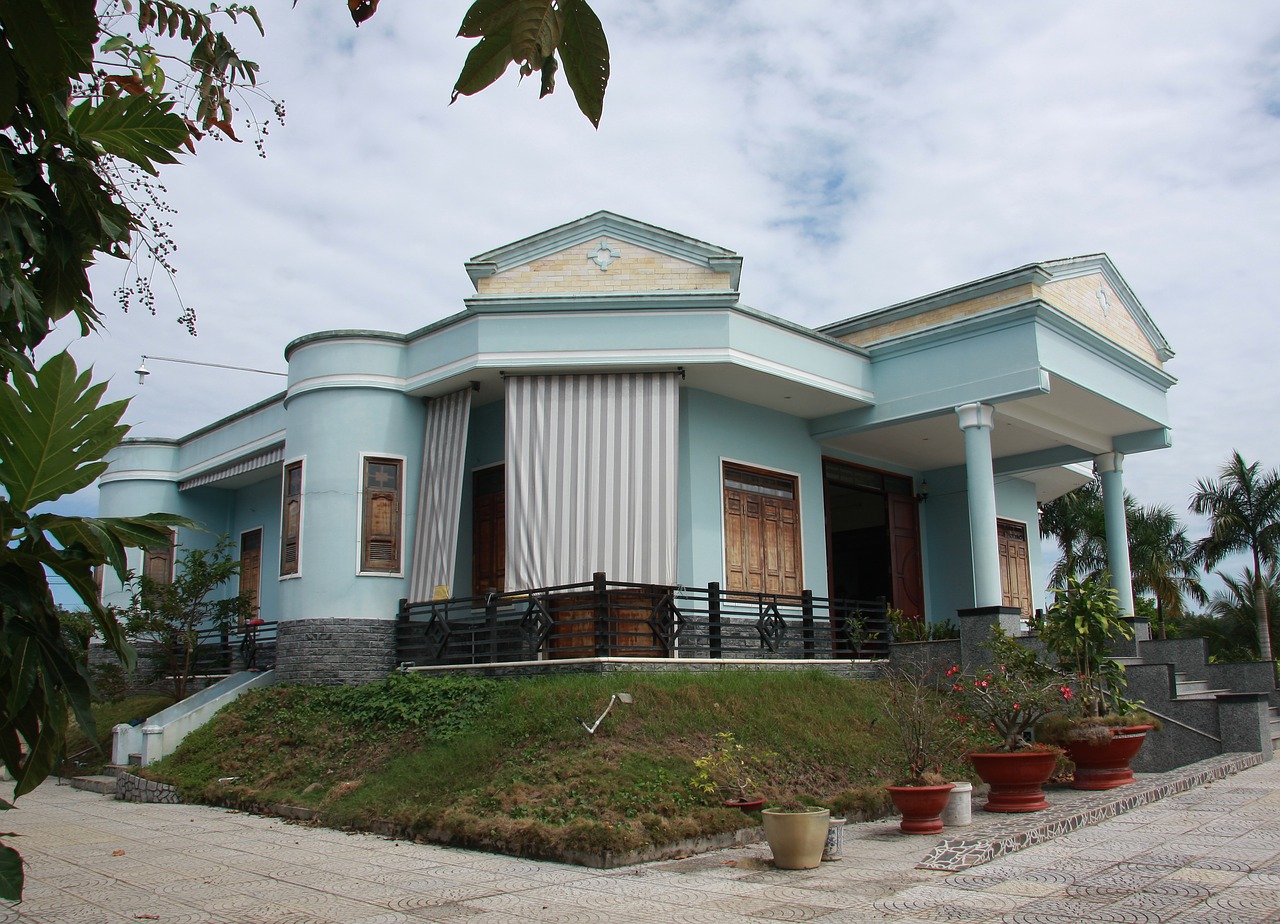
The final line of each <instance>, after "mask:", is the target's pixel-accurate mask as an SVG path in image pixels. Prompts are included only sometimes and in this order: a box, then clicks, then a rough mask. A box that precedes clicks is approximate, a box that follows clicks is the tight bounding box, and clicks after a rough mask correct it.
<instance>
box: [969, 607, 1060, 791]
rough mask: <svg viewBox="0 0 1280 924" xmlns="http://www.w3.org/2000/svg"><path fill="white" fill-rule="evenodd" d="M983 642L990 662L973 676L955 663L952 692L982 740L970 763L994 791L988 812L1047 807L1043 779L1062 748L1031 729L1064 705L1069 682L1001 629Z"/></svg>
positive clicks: (976, 737)
mask: <svg viewBox="0 0 1280 924" xmlns="http://www.w3.org/2000/svg"><path fill="white" fill-rule="evenodd" d="M984 647H985V648H986V649H987V650H988V652H989V653H990V655H991V658H992V666H991V667H990V668H988V669H983V670H979V671H977V672H976V673H974V674H971V675H967V676H966V675H962V674H961V673H960V668H958V667H953V668H951V669H950V670H949V671H948V672H947V674H948V676H950V677H951V678H952V688H951V689H952V692H953V693H954V694H955V695H956V697H957V698H958V699H959V700H960V703H961V710H962V713H963V714H964V716H965V719H966V721H967V722H968V723H969V724H970V727H971V729H972V737H973V740H974V742H975V743H976V744H977V745H978V747H977V749H976V750H974V751H972V752H970V753H969V755H968V758H969V762H970V763H972V764H973V768H974V770H975V771H976V772H977V774H978V775H979V776H980V777H982V779H983V781H984V782H986V783H988V784H990V786H991V792H990V794H989V795H988V797H987V804H986V806H985V808H986V810H987V811H988V812H1035V811H1038V810H1040V809H1043V808H1048V807H1049V802H1048V800H1047V799H1045V796H1044V784H1045V782H1046V781H1048V779H1049V777H1051V776H1052V775H1053V771H1054V769H1055V767H1056V766H1057V763H1058V758H1059V757H1060V756H1061V755H1062V749H1061V748H1059V747H1056V746H1054V745H1047V744H1034V743H1031V742H1030V741H1028V734H1029V733H1030V732H1031V731H1032V729H1034V728H1035V725H1036V723H1037V722H1039V721H1040V720H1041V719H1043V718H1044V717H1045V716H1047V715H1049V714H1050V713H1052V712H1055V711H1057V710H1058V709H1060V708H1061V706H1062V703H1063V702H1064V701H1065V698H1066V697H1067V696H1068V695H1069V694H1070V692H1071V688H1070V686H1069V685H1067V684H1065V683H1063V682H1062V678H1061V677H1060V676H1059V675H1058V674H1057V672H1055V671H1054V670H1053V669H1052V668H1050V667H1048V665H1045V664H1043V663H1041V662H1040V660H1039V659H1038V658H1037V657H1036V655H1035V652H1033V651H1031V650H1030V649H1028V648H1024V647H1023V646H1022V645H1019V644H1018V643H1017V642H1016V641H1014V640H1013V639H1012V638H1010V637H1009V636H1008V635H1006V634H1005V633H1004V632H1003V631H1001V630H1000V629H998V628H997V629H995V630H993V632H992V636H991V638H990V640H988V641H987V642H986V643H985V645H984Z"/></svg>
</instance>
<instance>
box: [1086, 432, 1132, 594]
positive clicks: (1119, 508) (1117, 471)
mask: <svg viewBox="0 0 1280 924" xmlns="http://www.w3.org/2000/svg"><path fill="white" fill-rule="evenodd" d="M1093 467H1094V470H1095V471H1096V472H1097V473H1098V475H1099V478H1100V480H1101V481H1102V514H1103V518H1104V523H1105V525H1106V530H1107V568H1108V570H1110V572H1111V586H1112V588H1113V589H1114V590H1115V592H1116V602H1117V603H1118V604H1119V605H1120V615H1121V616H1132V615H1133V572H1132V571H1131V570H1130V567H1129V521H1128V517H1127V516H1126V513H1125V509H1124V455H1123V454H1122V453H1119V452H1104V453H1103V454H1102V455H1100V456H1098V457H1097V458H1095V459H1094V460H1093Z"/></svg>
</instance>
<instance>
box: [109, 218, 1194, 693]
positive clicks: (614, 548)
mask: <svg viewBox="0 0 1280 924" xmlns="http://www.w3.org/2000/svg"><path fill="white" fill-rule="evenodd" d="M466 269H467V272H468V274H469V275H470V277H471V279H472V281H473V283H474V285H475V290H476V293H475V295H474V296H472V297H470V298H468V299H466V300H465V303H464V305H463V306H462V310H461V311H460V312H459V313H457V314H455V315H453V316H452V317H448V318H445V319H444V320H442V321H439V322H437V323H434V324H432V325H430V326H428V327H425V328H423V329H421V330H417V331H413V332H411V333H408V334H400V333H388V332H382V331H370V330H338V331H325V332H321V333H316V334H312V335H309V336H306V337H303V338H301V339H298V340H295V341H294V342H293V343H291V344H289V345H288V346H287V348H286V349H285V357H286V359H287V361H288V366H289V379H288V383H289V384H288V388H287V390H286V391H285V392H284V393H282V394H279V395H276V396H274V397H272V398H270V399H268V400H266V401H263V402H261V403H259V404H257V405H254V406H252V407H248V408H245V409H244V410H243V411H240V412H239V413H237V414H235V415H233V416H231V417H228V418H226V419H224V420H220V421H216V422H214V423H211V424H209V425H208V426H206V427H203V428H201V429H199V430H196V431H195V432H193V433H190V434H188V435H186V436H183V437H180V438H177V439H159V438H131V439H129V440H127V441H126V442H125V443H124V444H123V445H122V446H121V447H120V448H119V449H118V450H116V451H115V453H113V455H112V456H111V465H110V469H109V470H108V472H107V474H105V475H104V476H103V478H102V480H101V512H102V513H103V514H104V515H127V514H139V513H146V512H150V511H155V510H164V511H169V512H174V513H180V514H184V515H186V516H188V517H190V518H192V519H193V520H196V521H197V522H199V523H201V524H202V525H203V526H204V527H205V528H206V529H208V530H210V531H211V533H199V532H191V533H187V532H183V533H182V534H181V535H178V536H177V537H176V541H177V544H178V545H179V546H182V545H186V544H205V545H207V544H210V543H211V542H212V541H213V539H212V534H218V533H227V534H230V535H231V536H233V537H234V538H235V540H236V541H237V542H238V543H239V545H240V549H241V554H242V557H243V561H244V569H243V574H242V576H241V578H240V590H241V591H243V592H245V593H248V594H250V595H252V596H254V597H255V598H256V599H257V601H258V603H259V606H260V609H261V614H262V616H263V617H264V618H265V619H268V620H271V621H277V620H278V621H279V650H278V658H279V661H278V665H279V673H280V674H281V675H282V676H283V677H285V678H294V679H316V680H330V679H348V680H350V679H365V678H372V677H375V676H379V675H380V674H381V673H382V672H384V671H385V670H386V669H387V668H389V667H391V666H392V665H393V664H394V662H395V658H396V643H395V628H396V624H397V614H398V613H401V612H404V613H408V612H410V611H411V610H413V609H414V608H413V607H411V606H410V607H402V602H403V601H408V602H409V603H410V604H414V603H426V602H430V601H433V600H436V601H443V600H446V599H450V600H453V601H454V602H453V603H450V604H447V605H446V604H444V603H439V604H437V606H436V607H435V608H432V607H425V608H422V607H420V608H418V612H419V614H421V613H424V612H427V613H437V614H443V613H446V612H447V613H450V614H452V622H450V621H449V620H447V619H445V620H443V621H442V620H441V619H436V622H435V624H434V626H433V627H431V628H429V629H428V630H427V631H428V632H429V633H430V632H434V633H435V634H436V637H437V641H439V642H440V645H441V647H440V650H444V648H443V646H444V637H445V636H449V637H450V638H452V640H453V642H457V640H458V638H460V637H461V632H462V626H463V624H464V623H467V620H466V619H465V618H463V617H461V616H459V613H460V612H462V611H463V610H465V611H467V612H470V613H474V614H476V616H475V619H476V620H480V619H481V618H482V617H483V616H484V614H485V613H486V612H487V615H488V618H489V620H490V622H491V625H496V624H497V623H499V622H502V621H503V620H507V623H509V624H510V625H515V623H514V622H512V620H516V621H518V622H519V624H520V631H521V632H523V633H524V637H525V638H526V640H527V639H529V638H532V639H533V640H534V642H535V643H536V644H534V645H533V647H532V648H530V649H529V651H535V649H536V653H535V654H534V655H532V656H534V657H539V658H542V657H556V656H567V655H583V654H589V655H592V656H601V655H612V654H619V653H627V649H628V645H627V644H624V643H622V642H619V635H618V632H621V634H622V636H627V637H628V638H631V639H632V641H635V638H639V637H640V636H642V635H643V636H645V640H644V641H643V642H642V643H640V644H639V647H638V648H635V649H634V650H633V651H631V652H630V653H633V654H634V653H646V654H650V655H656V656H669V655H672V654H676V653H679V648H680V645H681V644H682V642H681V638H684V639H685V641H684V644H685V645H686V647H688V646H689V645H690V644H691V643H690V642H688V641H687V640H688V639H689V638H691V637H692V630H690V632H689V633H687V634H686V635H684V636H681V634H680V631H679V626H678V625H673V624H672V623H671V622H670V620H671V619H672V618H673V617H672V616H671V607H672V606H674V607H676V608H677V609H678V610H679V612H677V613H676V616H675V617H674V618H676V619H677V621H678V620H679V619H683V620H684V621H685V622H686V623H688V624H689V625H692V622H693V621H694V616H693V615H692V614H693V613H694V611H696V612H697V613H698V614H699V618H701V616H703V615H706V613H708V612H710V611H713V610H714V611H715V612H717V613H718V612H719V609H718V608H719V607H721V606H722V605H724V606H727V607H728V608H729V609H733V607H734V606H737V607H738V609H739V610H742V609H743V607H747V608H750V607H754V608H755V610H754V611H753V612H758V613H759V614H761V615H762V617H766V618H765V619H764V621H763V622H761V623H760V625H761V626H764V627H766V628H767V626H766V624H767V623H768V618H767V617H769V616H770V614H772V615H773V616H776V617H777V619H775V620H774V621H775V623H776V622H777V620H781V623H778V624H779V625H785V624H786V623H787V622H788V619H789V618H790V617H800V616H802V617H804V618H805V619H806V620H807V621H805V622H804V626H805V628H804V632H803V633H801V635H796V636H795V637H796V638H800V637H803V638H804V639H805V640H806V641H805V645H807V646H808V647H802V649H797V650H802V651H803V652H805V653H807V654H806V655H805V656H814V652H818V651H825V652H826V653H827V654H826V656H828V657H829V656H831V655H833V654H836V655H841V656H845V655H847V651H845V650H844V649H841V648H840V646H839V645H838V644H837V645H834V646H833V645H832V644H831V642H830V640H831V638H832V637H833V632H832V631H829V627H832V626H837V624H838V623H839V621H840V619H841V618H843V616H844V615H848V613H849V612H852V611H851V610H849V609H848V608H847V607H846V608H845V609H841V605H839V604H838V603H837V601H877V600H881V599H883V600H884V601H885V602H886V603H887V604H888V605H892V606H895V607H897V608H899V609H901V610H903V611H904V612H905V613H907V614H908V615H919V616H924V617H925V618H927V619H929V620H942V619H947V618H953V617H954V616H955V614H956V613H957V611H967V610H972V609H975V608H988V607H1016V608H1018V609H1020V610H1022V611H1024V612H1025V613H1027V614H1028V615H1029V614H1030V612H1031V610H1032V609H1034V608H1035V606H1037V605H1038V603H1039V601H1040V600H1042V599H1043V594H1044V584H1045V576H1046V575H1045V572H1046V568H1045V567H1044V565H1043V564H1042V562H1041V560H1040V555H1039V542H1038V521H1037V509H1038V506H1037V505H1038V504H1040V503H1042V502H1044V501H1047V500H1050V499H1052V498H1055V497H1058V496H1060V495H1061V494H1063V493H1065V492H1067V491H1069V490H1071V489H1072V488H1074V487H1077V486H1079V485H1081V484H1083V483H1084V482H1085V481H1087V480H1088V479H1089V478H1090V477H1091V476H1092V474H1093V471H1094V470H1095V469H1096V470H1097V471H1098V472H1100V473H1101V474H1102V482H1103V488H1104V493H1105V501H1106V510H1107V515H1108V521H1107V525H1108V530H1109V542H1110V553H1111V560H1110V566H1111V572H1112V573H1113V574H1114V575H1115V581H1116V584H1117V589H1118V590H1119V591H1120V597H1121V600H1122V605H1123V606H1125V607H1126V608H1127V609H1129V610H1130V611H1131V610H1132V591H1131V589H1130V582H1129V567H1128V559H1127V541H1126V537H1125V535H1124V531H1125V527H1124V516H1123V501H1122V494H1123V474H1122V472H1123V461H1124V457H1125V456H1126V455H1128V454H1131V453H1136V452H1145V451H1148V450H1152V449H1162V448H1166V447H1167V446H1168V445H1169V431H1168V410H1167V405H1166V395H1167V392H1168V389H1169V387H1170V386H1171V385H1172V384H1173V382H1174V379H1173V378H1172V377H1171V376H1169V375H1168V374H1167V373H1166V372H1165V371H1164V363H1165V362H1166V361H1167V360H1168V359H1169V358H1170V357H1171V356H1172V352H1171V351H1170V349H1169V347H1168V345H1167V344H1166V342H1165V340H1164V338H1163V336H1162V335H1161V334H1160V332H1159V331H1158V330H1157V329H1156V327H1155V325H1154V324H1153V323H1152V322H1151V320H1150V318H1149V317H1148V316H1147V313H1146V312H1145V310H1144V309H1143V307H1142V305H1141V304H1140V303H1139V301H1138V300H1137V298H1136V297H1135V296H1134V295H1133V293H1132V292H1131V291H1130V290H1129V287H1128V286H1127V285H1126V284H1125V282H1124V280H1123V279H1122V278H1121V277H1120V275H1119V274H1118V273H1117V272H1116V270H1115V268H1114V267H1113V266H1112V264H1111V261H1110V260H1109V259H1108V258H1107V257H1106V256H1104V255H1093V256H1085V257H1076V258H1072V259H1066V260H1054V261H1049V262H1045V263H1036V264H1031V265H1027V266H1022V267H1019V268H1017V269H1013V270H1010V271H1008V272H1005V273H1001V274H999V275H996V276H991V277H989V278H986V279H980V280H977V281H974V282H970V283H966V284H964V285H961V286H957V287H955V288H951V289H947V290H945V291H943V292H938V293H935V294H932V295H928V296H925V297H923V298H920V299H916V300H913V301H910V302H906V303H903V304H899V305H894V306H892V307H889V308H885V309H883V310H880V311H875V312H872V313H870V314H865V315H860V316H858V317H854V318H851V319H849V320H847V321H842V322H840V323H837V324H833V325H830V326H828V327H825V328H821V329H818V330H811V329H808V328H805V327H802V326H800V325H797V324H794V323H791V322H789V321H786V320H784V319H783V318H781V317H778V316H776V315H773V314H766V313H764V312H762V311H758V310H755V309H752V308H748V307H747V306H745V305H743V304H741V303H740V302H739V300H738V280H739V275H740V273H741V269H742V258H741V257H740V256H738V255H737V254H735V253H733V252H731V251H728V250H725V249H724V248H721V247H717V246H715V245H712V244H707V243H704V242H702V241H699V240H695V239H693V238H689V237H685V236H683V235H680V234H676V233H674V232H671V231H667V230H664V229H662V228H657V227H654V226H652V225H646V224H643V223H641V222H638V221H635V220H632V219H629V218H625V217H622V216H619V215H615V214H612V213H609V212H598V213H596V214H594V215H590V216H588V217H586V218H582V219H580V220H578V221H574V222H570V223H569V224H565V225H562V226H560V227H557V228H553V229H551V230H549V231H544V232H542V233H540V234H536V235H533V236H531V237H527V238H524V239H522V240H519V241H516V242H515V243H512V244H508V245H506V246H503V247H499V248H497V249H495V250H492V251H489V252H487V253H484V254H481V255H479V256H477V257H476V258H475V259H473V260H472V261H470V262H469V263H467V264H466ZM772 307H774V308H775V309H776V310H778V311H779V312H780V313H782V314H785V313H786V311H787V308H786V306H785V305H784V306H772ZM173 557H174V556H173V551H172V550H155V551H153V552H151V553H149V554H148V555H147V556H146V561H139V562H137V563H136V565H137V567H138V568H139V569H146V570H147V571H148V572H149V573H151V574H152V575H153V576H156V577H160V578H162V579H163V578H164V577H165V576H166V575H168V574H171V573H172V568H173ZM601 574H602V575H604V576H605V578H604V581H605V582H606V583H601V579H600V578H598V577H596V578H594V583H593V576H596V575H601ZM632 585H641V586H638V587H637V586H632ZM547 588H559V590H557V591H553V592H549V591H547V590H546V589H547ZM690 588H698V589H699V590H698V594H699V596H697V601H696V605H695V604H694V603H690V602H688V601H687V600H686V601H685V602H684V603H683V604H682V603H681V600H682V599H684V598H682V597H681V594H682V593H684V592H686V591H688V589H690ZM806 592H807V593H806ZM121 593H122V589H121V588H120V587H118V586H115V587H113V586H111V585H110V583H108V586H107V587H106V588H104V594H105V596H106V599H107V600H108V601H111V600H112V599H113V598H116V597H118V596H119V595H120V594H121ZM593 595H594V596H593ZM531 600H539V601H542V603H541V604H540V606H539V607H537V608H534V607H530V606H528V605H527V604H526V603H525V602H524V601H531ZM663 600H665V601H666V602H665V603H663V604H662V607H665V608H662V607H659V603H658V602H659V601H663ZM459 601H460V602H459ZM548 601H550V602H548ZM557 601H558V602H557ZM584 601H585V602H584ZM499 603H501V604H502V606H501V607H499V606H498V604H499ZM770 604H773V605H772V606H770ZM601 607H612V608H613V609H614V611H615V612H616V613H621V614H622V616H621V617H620V618H622V619H623V621H624V624H623V625H622V628H621V629H619V626H618V625H613V626H612V627H609V628H608V631H607V632H604V634H601V635H597V636H592V638H591V639H590V640H589V643H588V642H583V640H582V639H581V638H579V639H577V641H576V642H575V640H574V638H573V637H572V636H575V634H576V633H575V632H573V631H569V630H567V629H566V626H567V625H569V624H571V623H573V622H574V620H575V619H578V618H579V617H580V616H581V613H582V612H584V611H587V610H589V611H591V612H594V613H597V614H598V612H599V611H600V608H601ZM460 608H461V609H460ZM486 608H487V609H486ZM660 608H662V613H663V614H664V615H663V616H662V617H661V618H657V617H656V616H655V614H656V613H658V610H659V609H660ZM534 609H536V610H537V612H536V613H535V612H534ZM766 611H768V612H766ZM575 614H578V615H577V616H575ZM432 618H435V617H432ZM581 619H582V620H586V621H585V622H583V625H586V626H587V627H588V628H587V629H586V630H585V632H584V634H585V635H591V633H593V632H597V628H598V627H597V628H592V627H591V626H592V624H591V623H590V621H589V618H588V617H585V616H581ZM626 620H630V622H626ZM664 620H665V621H664ZM792 621H794V620H792ZM473 622H474V620H473ZM815 626H816V628H815ZM513 631H514V630H513ZM600 631H603V630H600ZM716 631H719V630H716ZM771 631H772V630H769V631H766V630H765V629H763V628H762V629H761V630H760V638H759V640H758V641H759V645H760V647H762V650H763V648H764V647H768V648H769V651H770V653H772V654H775V655H776V654H777V653H778V651H777V650H775V646H774V645H773V642H772V639H771V636H770V632H771ZM609 632H612V633H614V634H613V635H610V636H609V637H608V638H605V635H608V633H609ZM646 633H647V634H646ZM804 633H808V634H804ZM838 634H839V633H835V635H838ZM793 635H794V633H793ZM468 637H469V638H471V639H472V640H473V641H474V639H475V638H476V637H478V636H476V635H475V633H471V634H470V635H469V636H468ZM726 637H727V636H726ZM486 638H487V639H488V642H487V643H486V644H492V645H494V646H498V647H493V648H491V649H490V650H489V652H488V656H486V655H485V654H484V653H483V652H482V653H481V656H480V657H479V660H485V659H486V657H489V656H491V657H492V659H496V660H503V659H504V656H502V655H501V653H500V652H499V650H498V648H499V647H500V646H499V645H498V642H496V641H495V639H497V638H498V636H497V635H493V634H490V635H489V636H486ZM815 639H816V640H817V641H815ZM766 643H767V644H766ZM810 643H813V644H810ZM709 644H710V645H711V647H710V649H706V646H704V650H702V652H701V653H703V654H708V655H710V656H714V655H715V654H717V653H719V652H720V649H719V648H718V647H717V646H718V645H719V644H720V638H719V636H715V640H714V642H713V643H709ZM824 645H825V648H824V647H823V646H824ZM690 650H692V649H690ZM842 652H843V653H842ZM526 653H527V652H526ZM507 659H509V658H507Z"/></svg>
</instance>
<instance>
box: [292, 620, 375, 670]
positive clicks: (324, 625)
mask: <svg viewBox="0 0 1280 924" xmlns="http://www.w3.org/2000/svg"><path fill="white" fill-rule="evenodd" d="M278 632H279V634H278V636H277V638H276V678H277V680H278V681H279V682H280V683H313V684H338V683H346V684H358V683H369V682H370V681H373V680H381V679H382V678H383V677H385V676H386V675H387V673H388V672H389V671H390V670H391V669H392V668H394V667H395V658H396V623H395V620H393V619H293V620H287V621H283V622H281V623H280V627H279V630H278Z"/></svg>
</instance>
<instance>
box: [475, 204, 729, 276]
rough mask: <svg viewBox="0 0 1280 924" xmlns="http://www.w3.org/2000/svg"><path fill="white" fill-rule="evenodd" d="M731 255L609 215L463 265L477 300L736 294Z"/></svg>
mask: <svg viewBox="0 0 1280 924" xmlns="http://www.w3.org/2000/svg"><path fill="white" fill-rule="evenodd" d="M741 268H742V258H741V257H739V256H738V255H737V254H735V253H734V252H733V251H730V250H726V249H725V248H723V247H717V246H715V245H714V244H708V243H706V242H705V241H699V240H696V239H694V238H690V237H686V236H684V235H681V234H676V233H675V232H673V231H668V230H666V229H665V228H659V227H657V226H655V225H648V224H644V223H643V222H638V221H635V220H634V219H630V218H625V217H623V216H621V215H615V214H613V213H612V212H596V213H595V214H594V215H589V216H587V217H586V218H581V219H579V220H577V221H573V222H569V223H568V224H564V225H560V226H559V227H556V228H552V229H550V230H548V231H543V232H541V233H539V234H535V235H533V236H531V237H527V238H524V239H522V240H519V241H515V242H514V243H511V244H507V245H506V246H504V247H499V248H496V249H494V250H491V251H488V252H487V253H483V254H479V255H478V256H476V257H475V258H474V259H472V260H471V261H469V262H468V263H467V273H468V274H469V275H470V276H471V279H472V282H473V283H474V284H475V287H476V294H477V295H479V296H482V297H483V296H494V297H514V296H539V295H574V294H582V295H587V294H611V293H612V294H621V293H641V292H673V291H712V292H736V291H737V288H738V277H739V274H740V273H741Z"/></svg>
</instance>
